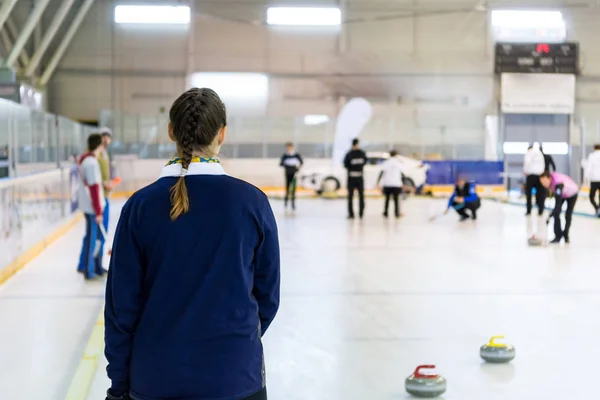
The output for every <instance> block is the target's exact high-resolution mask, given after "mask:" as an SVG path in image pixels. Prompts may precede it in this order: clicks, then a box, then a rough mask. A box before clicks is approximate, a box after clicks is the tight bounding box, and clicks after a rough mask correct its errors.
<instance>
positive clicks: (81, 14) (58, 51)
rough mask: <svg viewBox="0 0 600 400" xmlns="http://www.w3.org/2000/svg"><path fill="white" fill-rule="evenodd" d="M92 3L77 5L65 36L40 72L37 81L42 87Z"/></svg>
mask: <svg viewBox="0 0 600 400" xmlns="http://www.w3.org/2000/svg"><path fill="white" fill-rule="evenodd" d="M92 4H94V0H85V1H84V3H83V4H82V5H81V7H79V10H78V11H77V14H76V15H75V18H73V21H72V22H71V25H70V26H69V29H68V30H67V32H66V33H65V36H64V37H63V38H62V40H61V42H60V45H59V46H58V48H57V49H56V52H55V53H54V55H53V56H52V58H51V59H50V61H49V62H48V65H47V66H46V69H45V70H44V73H43V74H42V77H41V78H40V81H39V84H40V86H42V87H44V86H46V85H47V84H48V81H49V80H50V78H51V77H52V74H53V73H54V70H56V67H57V66H58V63H59V62H60V60H61V59H62V57H63V55H64V54H65V51H67V48H68V47H69V44H71V40H73V36H75V33H77V29H79V25H81V23H82V22H83V19H84V18H85V16H86V15H87V13H88V11H89V10H90V7H91V6H92Z"/></svg>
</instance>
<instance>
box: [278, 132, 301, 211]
mask: <svg viewBox="0 0 600 400" xmlns="http://www.w3.org/2000/svg"><path fill="white" fill-rule="evenodd" d="M303 164H304V161H303V160H302V157H301V156H300V154H298V153H297V152H296V151H295V150H294V145H293V144H292V143H286V144H285V153H283V155H282V156H281V162H280V163H279V165H280V166H282V167H283V168H284V170H285V200H284V204H285V207H287V205H288V200H289V199H291V201H292V210H295V209H296V174H297V173H298V171H299V170H300V167H302V165H303Z"/></svg>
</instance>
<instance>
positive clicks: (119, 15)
mask: <svg viewBox="0 0 600 400" xmlns="http://www.w3.org/2000/svg"><path fill="white" fill-rule="evenodd" d="M115 22H116V23H117V24H189V23H190V8H189V7H188V6H141V5H118V6H116V7H115Z"/></svg>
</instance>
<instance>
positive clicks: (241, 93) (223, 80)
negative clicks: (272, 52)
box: [190, 72, 269, 99]
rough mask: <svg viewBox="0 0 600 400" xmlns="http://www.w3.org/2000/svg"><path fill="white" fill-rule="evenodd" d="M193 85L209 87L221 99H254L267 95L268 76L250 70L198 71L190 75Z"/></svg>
mask: <svg viewBox="0 0 600 400" xmlns="http://www.w3.org/2000/svg"><path fill="white" fill-rule="evenodd" d="M190 84H191V86H194V87H199V88H202V87H205V88H210V89H212V90H214V91H215V92H217V94H218V95H219V96H220V97H222V98H223V99H256V98H266V97H268V95H269V77H268V76H267V75H265V74H256V73H250V72H198V73H195V74H192V76H191V77H190Z"/></svg>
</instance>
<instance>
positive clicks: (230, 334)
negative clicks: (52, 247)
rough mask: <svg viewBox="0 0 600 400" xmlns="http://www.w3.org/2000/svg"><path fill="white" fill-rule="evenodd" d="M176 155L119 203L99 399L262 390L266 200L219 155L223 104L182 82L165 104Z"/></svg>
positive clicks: (268, 258)
mask: <svg viewBox="0 0 600 400" xmlns="http://www.w3.org/2000/svg"><path fill="white" fill-rule="evenodd" d="M169 117H170V122H169V138H170V139H171V140H173V141H174V142H175V143H176V145H177V153H178V154H177V157H176V158H174V159H173V160H171V161H169V162H168V163H167V165H166V166H165V168H164V169H163V171H162V174H161V177H160V178H159V179H158V180H157V181H156V182H154V183H153V184H151V185H149V186H147V187H145V188H143V189H141V190H140V191H138V192H137V193H135V194H134V195H133V196H132V197H131V198H130V199H129V201H128V202H127V203H126V204H125V206H124V208H123V211H122V213H121V217H120V220H119V223H118V226H117V231H116V234H115V238H114V245H113V251H112V258H111V264H110V268H109V274H108V282H107V288H106V308H105V323H106V327H105V345H106V350H105V354H106V358H107V360H108V368H107V372H108V377H109V378H110V380H111V382H112V385H111V387H110V389H109V390H108V394H107V399H134V400H158V399H187V400H217V399H218V400H242V399H243V400H265V399H266V398H267V393H266V386H265V365H264V361H263V346H262V343H261V338H262V336H263V335H264V334H265V332H266V331H267V329H268V328H269V325H270V324H271V322H272V321H273V318H274V317H275V314H276V313H277V309H278V307H279V242H278V238H277V226H276V223H275V218H274V217H273V212H272V210H271V206H270V205H269V201H268V200H267V197H266V196H265V194H264V193H263V192H261V191H260V190H258V189H257V188H255V187H254V186H252V185H250V184H248V183H246V182H243V181H241V180H238V179H235V178H233V177H230V176H228V175H226V174H225V172H224V170H223V168H222V167H221V164H220V163H219V159H218V158H216V157H217V155H218V153H219V149H220V147H221V145H222V144H223V141H224V140H225V137H226V131H227V127H226V121H227V117H226V112H225V106H224V104H223V103H222V102H221V100H220V99H219V96H218V95H217V94H216V93H215V92H214V91H212V90H210V89H198V88H194V89H190V90H188V91H187V92H185V93H184V94H182V95H181V96H180V97H179V98H178V99H177V100H176V101H175V102H174V103H173V106H172V107H171V110H170V113H169Z"/></svg>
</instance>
